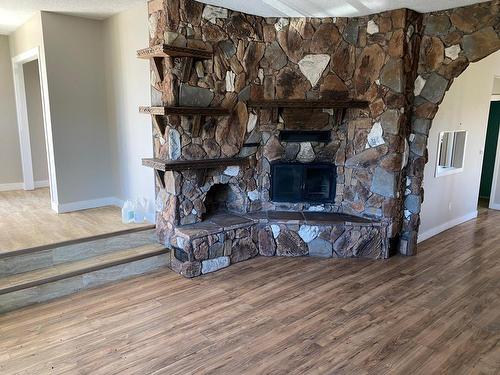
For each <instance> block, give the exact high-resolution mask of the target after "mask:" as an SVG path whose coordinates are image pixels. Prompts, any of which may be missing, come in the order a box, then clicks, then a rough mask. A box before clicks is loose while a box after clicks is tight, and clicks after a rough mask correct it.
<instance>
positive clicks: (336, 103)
mask: <svg viewBox="0 0 500 375" xmlns="http://www.w3.org/2000/svg"><path fill="white" fill-rule="evenodd" d="M368 105H369V103H368V102H367V101H364V100H354V99H344V100H340V99H339V100H302V99H289V100H288V99H276V100H250V101H249V102H248V106H249V107H252V108H270V109H271V108H300V109H321V108H324V109H346V108H367V107H368Z"/></svg>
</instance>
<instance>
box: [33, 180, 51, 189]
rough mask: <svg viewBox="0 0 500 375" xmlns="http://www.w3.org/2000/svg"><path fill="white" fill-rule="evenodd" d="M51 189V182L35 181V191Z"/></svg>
mask: <svg viewBox="0 0 500 375" xmlns="http://www.w3.org/2000/svg"><path fill="white" fill-rule="evenodd" d="M46 187H49V180H43V181H35V189H39V188H46Z"/></svg>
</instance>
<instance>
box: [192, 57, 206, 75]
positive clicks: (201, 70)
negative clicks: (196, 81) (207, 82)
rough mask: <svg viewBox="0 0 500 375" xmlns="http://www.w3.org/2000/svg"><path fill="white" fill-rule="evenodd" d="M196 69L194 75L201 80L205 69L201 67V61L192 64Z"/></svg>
mask: <svg viewBox="0 0 500 375" xmlns="http://www.w3.org/2000/svg"><path fill="white" fill-rule="evenodd" d="M194 66H195V69H196V75H197V76H198V78H203V77H204V76H205V68H204V67H203V63H202V62H201V61H196V63H195V64H194Z"/></svg>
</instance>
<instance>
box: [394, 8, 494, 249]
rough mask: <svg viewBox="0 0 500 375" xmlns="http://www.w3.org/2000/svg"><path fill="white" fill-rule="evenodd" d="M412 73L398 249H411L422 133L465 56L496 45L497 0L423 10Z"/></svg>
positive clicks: (420, 196)
mask: <svg viewBox="0 0 500 375" xmlns="http://www.w3.org/2000/svg"><path fill="white" fill-rule="evenodd" d="M423 24H424V29H423V36H422V42H421V47H420V56H419V64H418V67H417V69H416V72H417V73H418V76H417V77H416V80H415V84H414V95H415V96H416V97H415V100H414V102H413V105H412V117H411V133H410V134H409V138H408V141H409V144H410V160H409V164H408V167H407V168H406V170H405V173H406V175H407V178H406V189H405V193H404V195H405V198H404V213H403V217H404V225H403V230H402V234H401V238H402V240H401V246H400V252H401V253H402V254H405V255H414V254H415V253H416V244H417V236H418V229H419V225H420V208H421V204H422V202H423V200H424V191H423V188H422V182H423V177H424V167H425V164H426V163H427V160H428V151H427V138H428V136H429V130H430V127H431V125H432V120H433V119H434V116H435V115H436V113H437V110H438V108H439V104H441V102H442V101H443V98H444V95H445V93H446V91H447V90H448V89H449V87H450V86H451V84H452V83H453V80H454V79H455V78H456V77H458V76H459V75H460V74H461V73H462V72H463V71H464V70H465V69H466V68H467V66H469V64H470V63H471V62H475V61H478V60H480V59H482V58H484V57H486V56H488V55H489V54H491V53H493V52H495V51H497V50H498V49H500V1H498V0H495V1H491V2H487V3H481V4H476V5H473V6H469V7H464V8H456V9H450V10H447V11H442V12H434V13H429V14H425V15H424V20H423Z"/></svg>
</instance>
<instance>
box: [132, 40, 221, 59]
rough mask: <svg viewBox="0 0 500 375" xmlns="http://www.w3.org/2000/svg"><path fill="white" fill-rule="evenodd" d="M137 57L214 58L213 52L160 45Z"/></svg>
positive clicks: (142, 52)
mask: <svg viewBox="0 0 500 375" xmlns="http://www.w3.org/2000/svg"><path fill="white" fill-rule="evenodd" d="M137 57H138V58H140V59H152V58H155V57H192V58H194V59H211V58H212V57H213V53H212V52H211V51H207V50H203V49H198V48H189V47H177V46H172V45H169V44H158V45H156V46H152V47H148V48H143V49H140V50H138V51H137Z"/></svg>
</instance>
